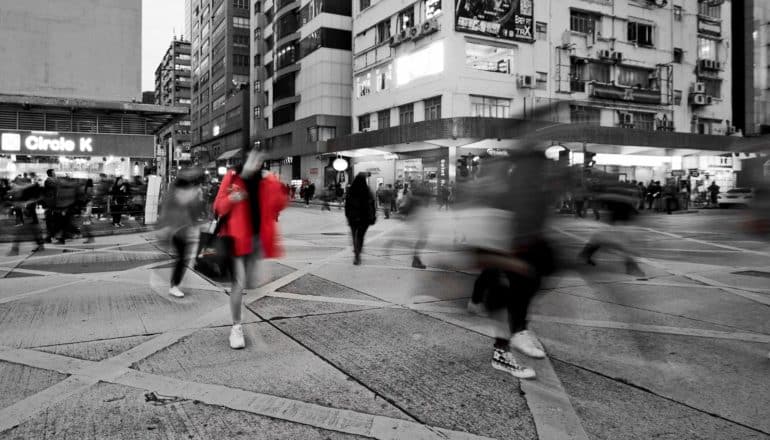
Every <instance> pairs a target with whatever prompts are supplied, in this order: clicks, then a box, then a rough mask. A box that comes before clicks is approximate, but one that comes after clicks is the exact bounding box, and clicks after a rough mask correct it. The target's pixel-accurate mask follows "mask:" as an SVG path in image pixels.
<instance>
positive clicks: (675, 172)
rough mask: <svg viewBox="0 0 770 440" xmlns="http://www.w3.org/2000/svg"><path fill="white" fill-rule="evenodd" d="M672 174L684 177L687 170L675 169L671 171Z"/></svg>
mask: <svg viewBox="0 0 770 440" xmlns="http://www.w3.org/2000/svg"><path fill="white" fill-rule="evenodd" d="M671 175H672V176H674V177H684V175H685V172H684V170H673V171H671Z"/></svg>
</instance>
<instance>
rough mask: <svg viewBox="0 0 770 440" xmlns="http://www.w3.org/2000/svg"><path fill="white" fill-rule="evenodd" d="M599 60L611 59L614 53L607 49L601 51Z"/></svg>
mask: <svg viewBox="0 0 770 440" xmlns="http://www.w3.org/2000/svg"><path fill="white" fill-rule="evenodd" d="M599 58H603V59H609V58H612V52H610V51H609V50H607V49H601V50H600V51H599Z"/></svg>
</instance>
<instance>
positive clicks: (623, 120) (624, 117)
mask: <svg viewBox="0 0 770 440" xmlns="http://www.w3.org/2000/svg"><path fill="white" fill-rule="evenodd" d="M619 116H620V125H622V126H625V127H628V126H633V125H634V115H633V114H631V113H628V112H620V114H619Z"/></svg>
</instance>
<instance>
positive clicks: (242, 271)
mask: <svg viewBox="0 0 770 440" xmlns="http://www.w3.org/2000/svg"><path fill="white" fill-rule="evenodd" d="M232 270H233V288H232V289H231V290H230V316H231V317H232V319H233V325H237V324H240V323H241V311H242V309H243V288H244V287H245V285H246V257H233V267H232Z"/></svg>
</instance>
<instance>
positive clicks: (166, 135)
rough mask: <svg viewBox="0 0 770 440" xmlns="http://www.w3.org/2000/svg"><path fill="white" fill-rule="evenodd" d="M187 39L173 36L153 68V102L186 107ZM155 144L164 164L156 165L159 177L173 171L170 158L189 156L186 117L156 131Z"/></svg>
mask: <svg viewBox="0 0 770 440" xmlns="http://www.w3.org/2000/svg"><path fill="white" fill-rule="evenodd" d="M190 62H191V56H190V42H189V41H185V40H174V41H172V42H171V44H170V45H169V48H168V50H167V51H166V54H165V55H164V56H163V60H162V61H161V62H160V64H158V67H157V69H155V104H159V105H165V106H174V107H187V108H189V107H190V102H191V100H190V97H191V89H192V79H191V75H192V72H191V67H190ZM158 145H160V146H161V149H162V151H163V153H164V156H163V157H164V159H165V160H164V164H165V166H161V167H159V173H160V174H161V175H162V177H165V176H168V177H170V176H171V175H172V174H173V173H168V172H167V171H168V170H170V169H172V167H171V161H172V160H176V161H181V160H185V161H189V160H190V156H191V154H190V146H191V143H190V118H189V116H188V117H185V118H181V119H179V120H177V121H176V122H175V123H174V124H170V125H167V126H165V127H164V128H163V130H161V132H160V133H158Z"/></svg>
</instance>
